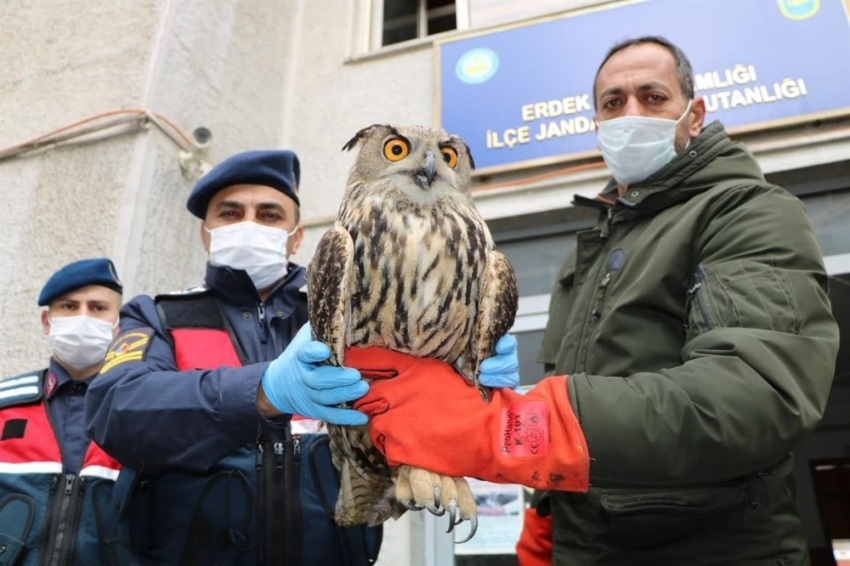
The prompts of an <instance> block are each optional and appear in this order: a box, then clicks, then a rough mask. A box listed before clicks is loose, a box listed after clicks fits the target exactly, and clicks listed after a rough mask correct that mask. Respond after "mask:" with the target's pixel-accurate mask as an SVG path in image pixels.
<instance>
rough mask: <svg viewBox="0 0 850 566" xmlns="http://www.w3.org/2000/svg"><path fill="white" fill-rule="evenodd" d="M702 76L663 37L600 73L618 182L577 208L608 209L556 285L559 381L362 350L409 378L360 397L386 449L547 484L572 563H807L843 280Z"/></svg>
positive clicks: (555, 376) (603, 125) (376, 363)
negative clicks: (697, 90) (507, 384)
mask: <svg viewBox="0 0 850 566" xmlns="http://www.w3.org/2000/svg"><path fill="white" fill-rule="evenodd" d="M693 84H694V81H693V73H692V70H691V67H690V63H689V62H688V60H687V58H686V56H685V55H684V54H683V53H682V52H681V51H680V50H679V49H678V48H677V47H675V46H674V45H672V44H670V43H669V42H668V41H667V40H665V39H663V38H659V37H642V38H639V39H635V40H630V41H626V42H624V43H621V44H619V45H617V46H615V47H614V48H613V49H611V51H610V52H609V53H608V55H607V56H606V58H605V60H604V61H603V62H602V64H601V66H600V67H599V70H598V72H597V75H596V80H595V84H594V97H595V104H596V117H595V119H596V122H597V125H598V132H597V134H598V141H599V146H600V148H601V150H602V154H603V157H604V159H605V162H606V164H607V165H608V167H609V169H610V170H611V172H612V174H613V179H612V181H611V182H610V183H609V184H608V185H607V186H606V187H605V189H604V190H603V192H602V193H601V194H600V195H599V196H598V197H597V198H596V199H579V202H577V203H576V204H580V205H587V206H594V207H596V208H598V209H599V210H600V220H599V223H598V225H597V226H596V228H594V229H593V230H588V231H585V232H582V233H579V234H578V246H577V249H576V251H575V253H574V254H572V255H570V256H569V257H568V258H567V259H566V261H565V262H564V264H563V267H562V268H561V272H560V275H559V278H558V282H557V283H556V285H555V289H554V291H553V293H552V300H551V305H550V311H549V323H548V326H547V328H546V332H545V336H544V339H543V346H542V350H541V353H540V361H541V362H543V363H544V364H545V366H546V368H547V372H548V375H550V377H547V378H546V379H544V380H542V381H541V382H540V383H539V384H538V385H537V386H535V387H534V388H533V389H532V390H531V391H530V392H529V393H528V394H527V395H526V396H521V395H518V394H517V393H515V392H513V391H510V390H497V391H494V392H492V394H491V396H490V399H489V401H488V402H482V401H481V399H480V397H479V396H478V395H477V393H476V392H475V391H474V390H472V389H471V388H468V387H466V386H465V385H464V384H463V381H462V380H460V379H458V378H457V376H455V375H452V372H451V370H450V369H449V368H448V367H447V366H444V365H441V364H438V363H434V362H433V361H431V360H421V361H414V360H407V361H403V362H400V361H399V360H398V358H396V357H393V356H390V355H387V356H386V357H385V358H386V360H382V359H381V357H380V356H373V357H372V358H371V359H364V360H363V363H362V364H361V369H362V370H363V371H364V374H368V372H366V370H367V369H368V367H366V366H367V365H368V366H373V367H376V368H383V369H385V368H386V366H387V363H383V362H385V361H388V362H389V363H390V364H391V365H392V366H393V367H395V368H396V370H397V373H398V376H397V377H396V378H394V379H383V380H374V381H373V382H372V384H371V386H370V391H369V393H368V394H367V395H366V396H365V397H364V398H362V399H361V400H360V401H359V402H358V403H357V407H358V408H359V409H360V410H362V411H364V412H366V413H367V414H369V415H370V428H371V433H372V437H373V440H374V442H375V444H376V446H378V448H379V449H381V450H382V451H383V452H384V453H385V454H386V456H387V458H388V460H389V461H390V462H391V463H393V464H397V463H405V464H410V465H414V466H418V467H421V468H426V469H430V470H433V471H436V472H440V473H443V474H447V475H452V476H473V477H479V478H482V479H485V480H490V481H500V482H515V483H521V484H524V485H528V486H532V487H536V488H539V489H544V490H548V493H549V496H548V499H546V500H544V501H543V502H542V503H541V505H540V509H541V510H544V509H548V510H549V511H550V512H551V515H552V538H553V543H554V545H553V551H552V557H551V559H552V563H553V564H556V565H566V564H569V565H571V566H585V565H603V564H604V565H624V566H625V565H629V566H632V565H636V564H646V565H653V566H655V565H668V564H669V565H682V564H688V565H694V564H717V565H724V566H733V565H751V564H782V565H792V564H793V565H797V564H807V563H808V554H807V550H806V542H805V536H804V532H803V526H802V523H801V520H800V517H799V515H798V513H797V510H796V509H795V506H794V484H793V477H792V456H791V451H792V450H793V448H794V447H795V445H796V444H797V443H798V442H799V441H800V439H801V438H802V437H803V436H804V435H805V434H806V433H807V432H808V431H810V430H812V429H813V428H814V426H815V425H816V424H817V422H818V421H819V420H820V418H821V416H822V414H823V410H824V407H825V405H826V401H827V396H828V393H829V390H830V385H831V382H832V378H833V374H834V370H835V357H836V354H837V350H838V328H837V325H836V323H835V320H834V318H833V316H832V314H831V309H830V304H829V299H828V297H827V276H826V273H825V271H824V266H823V260H822V257H821V253H820V250H819V249H818V245H817V243H816V241H815V238H814V235H813V233H812V228H811V225H810V222H809V219H808V217H807V215H806V211H805V208H804V207H803V204H802V203H801V202H800V201H799V200H798V199H797V198H795V197H794V196H792V195H791V194H789V193H788V192H786V191H785V190H783V189H782V188H780V187H777V186H775V185H771V184H770V183H768V182H767V181H766V180H765V178H764V176H763V175H762V173H761V171H760V169H759V166H758V164H757V163H756V161H755V159H754V158H753V156H752V155H751V154H750V153H749V152H748V151H747V150H746V149H745V148H744V147H743V146H742V145H740V144H737V143H733V142H732V141H731V140H730V139H729V137H728V136H727V134H726V132H725V131H724V129H723V126H722V125H721V124H720V123H719V122H713V123H711V124H709V125H708V126H706V127H703V121H704V118H705V104H704V102H703V100H702V99H701V98H699V97H697V98H695V97H694V88H693ZM426 371H427V372H428V374H427V379H426V378H425V373H424V372H426ZM434 407H441V410H440V412H439V414H438V415H435V414H434ZM429 417H430V418H429ZM410 423H424V424H422V425H417V426H411V424H410Z"/></svg>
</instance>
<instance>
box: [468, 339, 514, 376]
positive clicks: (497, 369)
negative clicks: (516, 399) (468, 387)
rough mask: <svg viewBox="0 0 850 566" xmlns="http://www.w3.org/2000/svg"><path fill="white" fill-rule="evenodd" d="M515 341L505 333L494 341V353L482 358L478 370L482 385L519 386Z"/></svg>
mask: <svg viewBox="0 0 850 566" xmlns="http://www.w3.org/2000/svg"><path fill="white" fill-rule="evenodd" d="M516 350H517V341H516V338H514V337H513V336H511V335H510V334H505V335H504V336H502V337H501V338H499V341H498V342H496V351H495V353H494V354H493V355H492V356H490V357H489V358H487V359H486V360H483V361H482V362H481V366H480V368H479V371H478V381H480V382H481V385H483V386H484V387H495V388H497V389H505V388H507V389H516V388H517V387H518V386H519V358H518V357H517V355H516Z"/></svg>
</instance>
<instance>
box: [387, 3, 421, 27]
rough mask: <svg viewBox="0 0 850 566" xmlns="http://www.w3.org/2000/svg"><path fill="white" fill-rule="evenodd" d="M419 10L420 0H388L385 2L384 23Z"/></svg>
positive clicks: (413, 13)
mask: <svg viewBox="0 0 850 566" xmlns="http://www.w3.org/2000/svg"><path fill="white" fill-rule="evenodd" d="M417 12H419V0H386V1H385V2H384V23H386V22H387V20H393V19H395V18H399V17H402V16H409V15H415V14H416V13H417Z"/></svg>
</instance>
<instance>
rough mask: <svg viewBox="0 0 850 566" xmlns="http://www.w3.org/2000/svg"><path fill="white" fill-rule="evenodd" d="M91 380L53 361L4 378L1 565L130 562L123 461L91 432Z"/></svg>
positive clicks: (0, 384) (0, 403)
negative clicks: (119, 519)
mask: <svg viewBox="0 0 850 566" xmlns="http://www.w3.org/2000/svg"><path fill="white" fill-rule="evenodd" d="M89 381H91V380H87V381H74V380H72V379H71V378H70V377H69V376H68V374H67V373H66V372H65V370H64V369H63V368H62V367H61V366H60V365H59V364H57V363H56V362H54V361H53V360H51V362H50V368H49V369H46V370H39V371H35V372H31V373H27V374H21V375H17V376H13V377H9V378H5V379H2V380H0V564H2V565H8V566H36V565H42V564H44V565H56V566H71V565H75V564H90V565H92V566H101V565H103V566H106V565H109V566H125V565H129V564H130V563H131V561H132V560H131V559H130V558H129V555H128V554H127V548H126V547H124V546H122V545H121V543H120V538H119V533H118V529H117V526H116V524H115V522H116V516H115V506H114V505H113V500H112V487H113V484H114V482H115V478H116V477H117V476H118V470H119V467H120V466H119V465H118V462H116V461H115V460H113V459H112V458H111V457H109V456H108V455H106V454H105V453H104V452H103V451H102V450H101V449H100V448H99V447H98V446H97V445H96V444H94V443H93V442H91V440H90V439H89V438H88V436H87V434H86V431H85V426H84V422H83V397H84V395H85V391H86V387H87V383H88V382H89Z"/></svg>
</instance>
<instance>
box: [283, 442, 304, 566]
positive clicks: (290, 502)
mask: <svg viewBox="0 0 850 566" xmlns="http://www.w3.org/2000/svg"><path fill="white" fill-rule="evenodd" d="M286 445H287V446H289V447H290V450H288V451H287V452H286V458H285V459H284V477H285V482H286V504H285V510H284V515H283V516H284V517H285V521H284V528H285V531H284V532H286V533H287V536H288V537H289V542H290V544H289V548H290V552H289V556H288V558H289V560H291V562H290V561H287V562H286V564H301V544H302V543H301V539H302V536H301V534H302V533H301V523H302V521H301V497H300V496H299V491H300V485H299V484H300V478H301V437H300V436H299V435H297V434H296V435H293V434H292V429H291V427H290V426H289V425H287V427H286Z"/></svg>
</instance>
